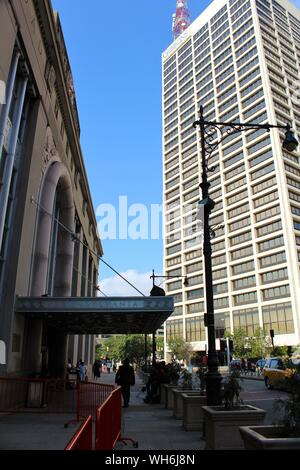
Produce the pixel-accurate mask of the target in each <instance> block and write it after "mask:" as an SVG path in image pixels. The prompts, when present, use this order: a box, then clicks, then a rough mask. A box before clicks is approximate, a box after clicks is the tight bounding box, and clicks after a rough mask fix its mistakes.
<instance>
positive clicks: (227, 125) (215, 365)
mask: <svg viewBox="0 0 300 470" xmlns="http://www.w3.org/2000/svg"><path fill="white" fill-rule="evenodd" d="M197 126H199V127H200V139H201V157H202V161H201V166H202V181H201V184H200V187H201V190H202V201H200V204H201V205H202V206H203V209H204V211H203V213H204V220H203V255H204V272H205V295H206V314H205V324H206V326H207V333H208V361H207V368H208V371H207V373H206V395H207V404H208V405H218V404H220V403H221V381H222V376H221V374H220V373H219V361H218V355H217V351H216V338H215V322H214V298H213V279H212V263H211V255H212V249H211V234H212V233H213V232H212V228H211V227H210V225H209V216H210V214H211V212H212V210H213V209H214V206H215V203H214V201H213V200H212V199H211V198H210V197H209V188H210V183H209V182H208V172H209V171H214V170H213V169H209V168H208V163H209V162H208V158H207V155H208V157H210V156H211V154H212V153H213V152H214V150H216V149H217V147H218V146H219V145H220V144H221V143H222V142H223V141H224V140H225V139H226V137H228V136H230V135H232V134H235V133H239V132H243V131H247V130H257V129H265V130H266V131H268V132H269V131H270V129H272V128H277V129H284V130H285V131H286V133H285V139H284V141H283V148H285V149H286V150H288V151H289V152H292V151H294V150H295V149H296V148H297V146H298V142H297V140H296V139H295V137H294V135H293V132H292V130H291V126H290V125H289V124H287V125H286V126H277V125H272V124H255V123H240V122H212V121H206V120H205V118H204V115H203V106H201V107H200V119H199V120H198V121H195V122H194V124H193V127H195V128H196V127H197ZM208 129H210V130H208ZM216 131H217V132H219V133H220V134H221V137H220V139H219V140H217V142H214V141H215V132H216Z"/></svg>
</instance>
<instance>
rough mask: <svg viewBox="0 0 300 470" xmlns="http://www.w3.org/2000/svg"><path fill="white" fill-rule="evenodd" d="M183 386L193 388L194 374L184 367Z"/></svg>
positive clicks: (182, 373) (188, 388)
mask: <svg viewBox="0 0 300 470" xmlns="http://www.w3.org/2000/svg"><path fill="white" fill-rule="evenodd" d="M180 378H181V384H180V386H181V388H183V389H187V390H191V389H192V388H193V381H192V379H193V376H192V374H191V373H190V372H189V371H188V370H187V369H183V371H182V372H181V377H180Z"/></svg>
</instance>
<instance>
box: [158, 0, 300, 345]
mask: <svg viewBox="0 0 300 470" xmlns="http://www.w3.org/2000/svg"><path fill="white" fill-rule="evenodd" d="M162 60H163V173H164V183H163V184H164V203H165V213H164V228H165V246H164V268H165V274H166V275H170V276H185V275H187V276H188V278H189V286H187V287H186V286H184V284H183V282H182V280H181V279H180V278H178V280H177V279H170V280H168V281H167V282H166V291H167V294H168V295H173V296H174V297H175V302H176V303H175V305H176V308H175V311H174V314H173V315H172V317H171V318H170V319H169V320H168V321H167V322H166V328H165V333H166V340H168V338H169V337H170V336H172V335H174V334H175V333H177V334H178V333H179V334H181V335H183V337H184V338H185V339H186V341H188V342H191V343H192V345H193V348H194V350H197V351H205V348H206V345H207V337H206V329H205V327H204V315H203V314H204V308H205V307H204V305H205V303H204V300H205V292H204V284H203V276H204V273H203V259H202V245H201V243H200V240H199V237H198V238H197V237H196V233H195V232H194V231H193V227H194V225H195V220H196V218H197V215H196V214H197V204H198V201H199V200H200V199H201V194H200V189H199V183H200V180H201V169H200V155H201V154H200V134H199V129H194V128H193V126H192V124H193V122H194V121H195V120H196V119H197V118H198V116H199V114H198V113H199V107H200V105H201V104H202V105H203V107H204V113H205V118H206V120H207V121H213V120H218V121H227V122H232V121H235V122H236V121H242V122H253V123H266V122H268V123H271V124H278V125H283V126H284V125H286V124H287V123H290V124H291V125H292V127H293V129H294V131H295V132H296V136H297V137H298V138H299V136H300V15H299V10H298V9H297V8H296V7H295V6H294V5H292V4H291V3H290V2H288V1H286V0H277V1H275V0H256V1H255V0H215V1H213V2H212V3H211V4H210V6H209V7H208V8H207V9H206V10H205V11H204V12H203V13H202V14H201V15H200V16H199V17H198V18H197V19H196V20H195V21H194V22H193V23H192V24H191V25H190V26H189V28H188V29H187V30H186V31H184V32H183V33H182V34H181V35H180V36H179V37H178V38H177V39H176V40H175V41H174V42H173V43H172V44H171V45H170V47H169V48H168V49H167V50H166V51H165V52H164V53H163V58H162ZM283 138H284V130H283V131H281V130H277V129H274V130H271V132H270V133H268V132H266V131H265V130H256V131H251V130H250V131H248V132H245V133H238V134H233V135H231V136H230V137H228V138H227V139H225V141H223V142H222V144H221V145H219V146H217V148H216V149H215V150H214V152H213V153H212V157H211V159H210V160H209V168H210V169H211V168H212V167H215V171H214V172H211V173H209V181H210V183H211V197H212V199H214V201H215V202H216V207H215V209H214V211H213V213H212V216H211V220H210V223H211V226H212V227H213V228H214V231H215V237H214V238H213V240H212V249H213V254H212V264H213V279H214V300H215V324H216V336H217V338H218V337H219V338H220V337H222V336H223V332H224V329H225V328H226V329H230V330H233V329H234V328H239V327H245V328H246V330H247V333H248V334H249V335H252V334H253V333H254V330H255V329H256V328H257V327H259V326H260V327H264V329H265V330H266V332H269V330H270V329H274V332H275V344H278V345H279V344H286V345H295V344H298V343H299V342H300V296H299V288H300V275H299V269H300V160H299V153H297V152H293V153H289V152H287V151H285V150H282V145H281V143H282V140H283ZM212 140H214V142H216V141H217V134H213V135H212ZM298 150H299V149H298ZM217 347H219V342H218V341H217Z"/></svg>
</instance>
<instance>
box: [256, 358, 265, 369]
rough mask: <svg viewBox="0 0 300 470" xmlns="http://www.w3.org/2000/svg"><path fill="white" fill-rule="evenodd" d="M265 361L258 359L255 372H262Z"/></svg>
mask: <svg viewBox="0 0 300 470" xmlns="http://www.w3.org/2000/svg"><path fill="white" fill-rule="evenodd" d="M265 364H266V359H258V361H256V364H255V368H256V371H257V372H262V371H263V368H264V367H265Z"/></svg>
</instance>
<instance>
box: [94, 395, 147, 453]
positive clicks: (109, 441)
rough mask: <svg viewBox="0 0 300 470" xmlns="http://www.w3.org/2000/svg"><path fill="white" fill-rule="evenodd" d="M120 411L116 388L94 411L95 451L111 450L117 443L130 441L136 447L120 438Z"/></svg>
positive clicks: (129, 439)
mask: <svg viewBox="0 0 300 470" xmlns="http://www.w3.org/2000/svg"><path fill="white" fill-rule="evenodd" d="M121 424H122V409H121V388H120V387H118V388H116V389H115V390H114V391H113V392H112V393H111V394H110V396H109V397H108V398H107V399H106V400H105V402H104V403H102V405H101V406H99V407H98V408H97V410H96V433H95V450H113V449H114V448H115V446H116V444H117V442H122V443H123V444H127V442H126V441H130V442H131V443H132V445H133V446H134V447H138V443H137V441H134V440H133V439H131V438H130V437H122V436H121Z"/></svg>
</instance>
